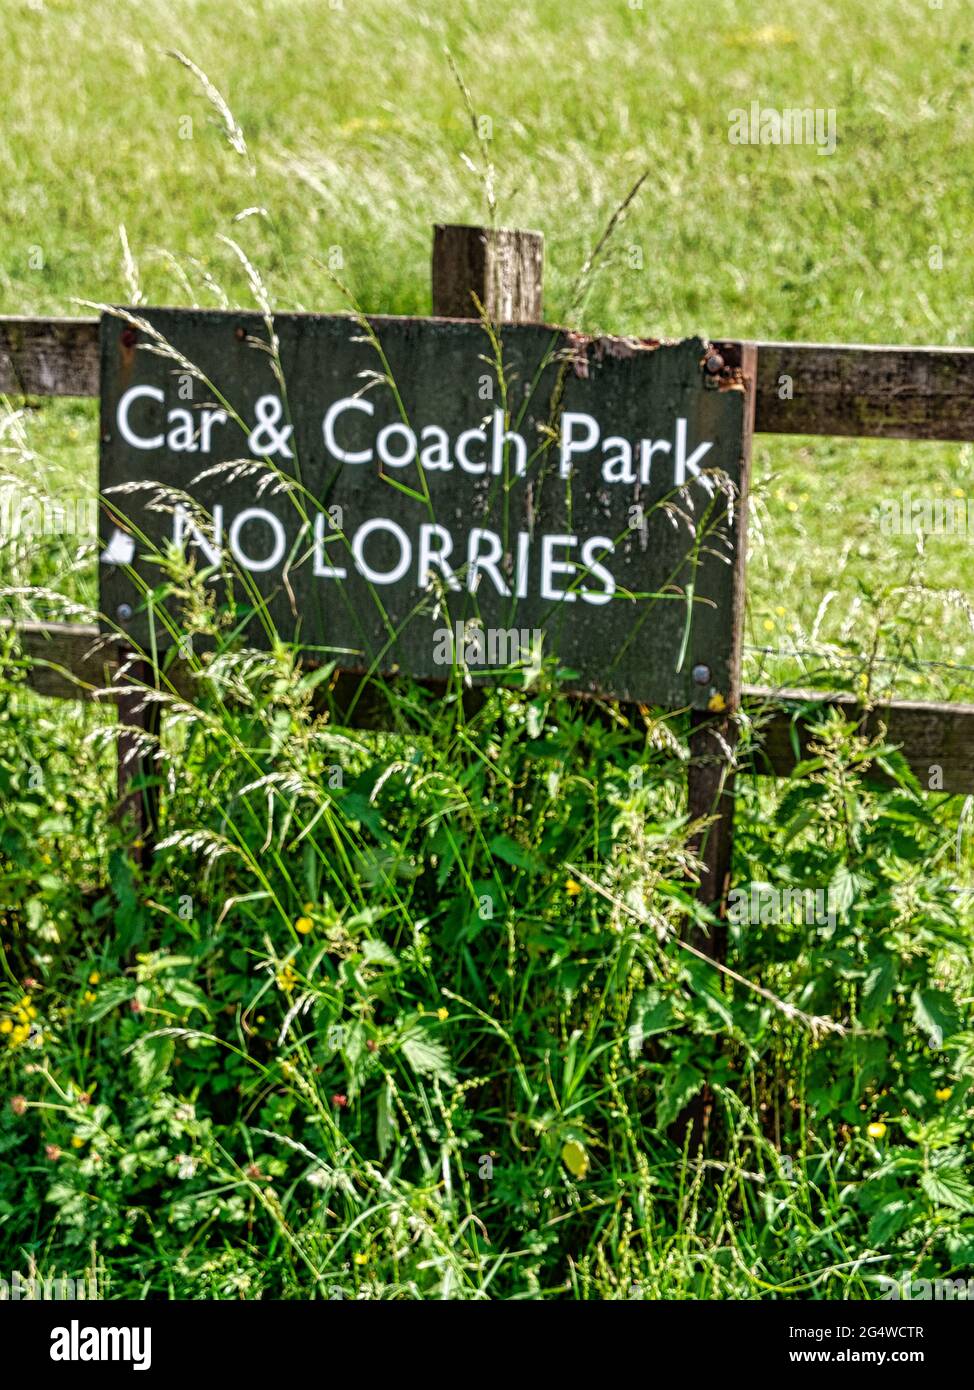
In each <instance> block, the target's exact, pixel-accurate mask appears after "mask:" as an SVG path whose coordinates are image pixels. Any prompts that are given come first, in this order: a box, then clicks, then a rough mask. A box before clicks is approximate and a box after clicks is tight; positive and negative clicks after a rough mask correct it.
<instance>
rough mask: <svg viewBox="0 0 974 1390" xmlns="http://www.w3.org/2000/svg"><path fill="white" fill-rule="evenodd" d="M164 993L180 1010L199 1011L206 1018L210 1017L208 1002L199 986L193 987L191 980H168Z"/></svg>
mask: <svg viewBox="0 0 974 1390" xmlns="http://www.w3.org/2000/svg"><path fill="white" fill-rule="evenodd" d="M166 993H167V994H168V995H169V998H170V999H172V1000H173V1002H174V1003H176V1004H179V1005H180V1006H181V1007H182V1008H184V1009H201V1010H202V1012H203V1013H204V1014H205V1015H206V1016H207V1018H209V1017H210V1003H209V1000H208V999H207V997H206V995H205V994H204V993H203V991H202V990H201V989H200V987H199V985H194V984H193V982H192V980H170V981H169V983H168V984H167V986H166Z"/></svg>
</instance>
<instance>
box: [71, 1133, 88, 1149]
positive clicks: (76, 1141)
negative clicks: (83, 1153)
mask: <svg viewBox="0 0 974 1390" xmlns="http://www.w3.org/2000/svg"><path fill="white" fill-rule="evenodd" d="M84 1142H85V1141H84V1140H83V1139H82V1137H81V1135H80V1134H72V1136H71V1147H72V1149H80V1148H81V1146H82V1144H83V1143H84Z"/></svg>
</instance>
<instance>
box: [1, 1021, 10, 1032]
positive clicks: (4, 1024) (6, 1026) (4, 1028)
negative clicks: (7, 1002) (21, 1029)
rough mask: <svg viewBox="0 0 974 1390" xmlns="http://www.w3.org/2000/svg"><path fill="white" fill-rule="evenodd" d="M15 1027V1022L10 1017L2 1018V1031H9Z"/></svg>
mask: <svg viewBox="0 0 974 1390" xmlns="http://www.w3.org/2000/svg"><path fill="white" fill-rule="evenodd" d="M12 1029H13V1024H12V1023H11V1021H10V1019H9V1018H5V1019H3V1020H0V1033H9V1032H11V1030H12Z"/></svg>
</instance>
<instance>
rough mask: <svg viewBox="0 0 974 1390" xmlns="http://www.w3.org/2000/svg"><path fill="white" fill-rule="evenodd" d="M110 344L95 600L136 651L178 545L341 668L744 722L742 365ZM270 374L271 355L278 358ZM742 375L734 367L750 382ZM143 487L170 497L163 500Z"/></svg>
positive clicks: (231, 337) (343, 345) (227, 341)
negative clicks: (463, 670)
mask: <svg viewBox="0 0 974 1390" xmlns="http://www.w3.org/2000/svg"><path fill="white" fill-rule="evenodd" d="M273 331H274V334H275V335H276V340H277V342H276V347H275V348H274V351H272V347H271V340H270V335H269V330H268V326H267V325H266V323H265V322H264V320H263V319H262V318H260V317H257V316H248V315H241V314H235V313H223V312H203V311H196V310H175V309H173V310H169V309H166V310H163V309H152V310H124V311H121V314H111V315H105V316H104V317H103V318H102V322H101V427H102V447H101V477H100V486H101V491H102V494H103V503H104V506H103V517H102V544H103V551H102V557H101V559H102V563H101V566H100V572H101V606H102V611H103V614H104V615H105V620H106V623H107V624H108V626H109V627H110V628H111V629H112V630H115V631H117V630H119V629H120V630H122V631H124V632H126V633H128V634H129V635H130V636H131V638H132V640H133V643H134V644H135V645H136V646H137V647H139V648H141V649H142V650H144V651H146V652H149V651H151V650H153V649H155V650H158V649H162V648H165V647H166V646H167V645H169V644H170V643H171V642H172V641H173V640H174V635H173V633H172V632H171V631H169V630H168V629H167V622H166V614H165V612H164V611H162V610H161V609H160V607H159V600H158V598H155V597H152V591H153V590H156V589H157V588H158V586H159V584H160V582H161V571H160V569H159V565H158V563H157V561H158V556H159V554H160V552H161V551H163V550H165V548H166V547H167V545H168V544H169V543H171V542H172V541H173V540H176V541H177V542H179V543H180V544H181V545H182V546H183V547H184V549H185V551H186V553H187V554H188V555H189V556H191V557H193V558H194V559H195V562H196V564H197V566H198V567H199V568H201V569H203V568H208V569H211V570H212V575H211V578H210V579H209V581H208V582H210V583H211V584H214V585H216V586H217V591H218V593H219V594H220V596H221V599H222V598H223V597H224V595H225V593H226V592H228V591H227V590H226V589H225V588H224V585H225V582H226V580H225V576H226V575H227V574H229V575H230V576H231V582H232V593H233V595H234V600H235V602H236V603H237V604H238V606H239V605H243V606H244V609H245V610H246V611H247V612H248V613H249V614H250V615H251V616H250V619H249V621H248V624H247V632H248V636H249V638H250V640H251V641H252V642H254V643H255V644H262V643H266V641H267V633H268V631H270V630H276V632H277V633H279V634H280V635H281V637H283V638H284V639H285V640H287V641H294V642H297V643H299V644H300V645H301V646H302V648H306V649H307V650H308V652H309V655H310V656H311V657H313V658H314V659H317V660H335V661H336V662H337V663H338V665H339V666H340V667H342V668H344V669H350V670H356V671H362V672H382V673H387V672H391V671H394V670H396V669H399V670H406V671H409V672H411V673H412V674H413V675H414V676H416V677H417V678H420V679H434V680H435V679H436V678H437V677H440V678H445V677H446V676H447V675H448V673H449V671H450V668H451V666H452V665H453V663H454V660H459V661H462V662H463V663H464V664H465V666H466V667H467V669H468V670H469V673H470V675H471V677H472V678H473V679H474V680H478V679H481V678H491V677H492V676H493V677H494V678H496V677H497V675H498V673H500V672H503V671H507V670H510V668H512V667H518V666H522V665H526V666H528V667H530V666H531V664H532V662H533V661H535V660H536V659H537V656H538V654H539V651H540V652H541V653H543V654H544V655H545V656H547V655H550V654H553V655H555V656H556V657H557V659H558V662H559V663H560V666H561V668H563V670H564V672H565V686H566V688H567V689H570V690H573V691H576V692H579V693H587V694H598V693H602V694H606V695H612V696H615V697H617V698H619V699H623V700H636V701H640V702H643V703H646V704H658V705H664V706H668V707H671V708H679V707H683V706H692V707H694V708H697V709H705V708H707V707H708V706H709V707H711V708H721V707H722V705H723V704H726V705H728V706H732V705H733V704H734V703H736V698H737V689H738V683H739V676H738V667H739V654H740V626H741V605H742V572H743V541H744V517H745V509H746V501H747V467H748V456H749V447H750V435H751V426H752V418H753V400H754V397H753V385H752V383H753V362H752V361H751V359H752V358H753V350H751V349H749V348H747V347H746V346H742V345H728V344H722V346H721V352H722V354H723V357H722V358H721V357H717V356H715V354H714V352H713V350H712V349H710V348H709V347H708V345H707V344H706V343H705V342H703V341H702V340H701V339H699V338H694V339H689V340H687V341H685V342H681V343H675V344H667V345H659V344H656V343H649V342H643V341H637V340H625V339H607V338H602V339H594V340H593V339H583V338H580V337H578V336H576V335H572V334H568V333H565V332H563V331H560V330H556V329H551V328H547V327H544V326H517V327H513V326H512V327H505V328H502V329H498V330H496V336H495V337H494V339H493V341H492V338H491V335H490V334H489V333H488V332H487V331H486V329H485V328H484V327H483V326H482V325H481V324H479V323H476V322H465V321H456V320H447V319H401V318H400V319H396V318H376V319H371V320H369V322H368V324H365V323H364V322H363V321H360V320H357V319H355V318H353V317H346V316H319V315H309V314H291V315H281V316H279V317H277V318H276V319H275V320H274V323H273ZM275 352H276V357H275V355H274V354H275ZM735 358H736V360H735ZM146 484H153V485H158V486H157V487H156V486H153V487H148V486H146Z"/></svg>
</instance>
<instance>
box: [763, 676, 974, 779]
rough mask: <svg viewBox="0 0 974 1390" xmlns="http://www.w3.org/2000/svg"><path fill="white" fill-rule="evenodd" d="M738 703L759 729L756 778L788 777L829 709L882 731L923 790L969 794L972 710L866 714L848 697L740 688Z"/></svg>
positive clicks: (938, 707)
mask: <svg viewBox="0 0 974 1390" xmlns="http://www.w3.org/2000/svg"><path fill="white" fill-rule="evenodd" d="M743 703H744V707H745V709H746V710H748V712H749V713H750V714H751V715H752V717H754V718H755V719H756V721H757V723H758V725H759V729H760V751H759V753H758V754H757V756H756V758H755V760H754V765H753V768H752V771H754V772H756V773H758V774H765V773H767V774H773V775H774V776H776V777H787V776H789V774H790V773H791V771H792V769H793V768H794V767H795V764H796V762H797V761H798V757H800V758H805V757H806V756H807V755H808V744H809V732H808V726H809V723H814V722H815V721H816V720H820V719H821V717H822V714H823V713H826V712H827V711H828V710H829V709H838V710H840V711H841V712H842V713H843V714H844V715H845V716H846V718H850V719H854V720H856V721H857V722H859V721H862V723H863V727H864V729H866V730H867V731H869V732H871V733H872V732H875V731H877V730H878V729H879V727H880V725H883V726H884V727H885V728H886V731H887V738H888V740H889V742H890V743H895V744H897V745H898V746H899V747H900V748H901V750H902V752H903V756H904V757H905V758H906V760H907V762H908V763H909V765H910V767H911V769H912V770H913V773H914V774H915V776H916V777H917V778H918V780H919V782H920V785H921V786H922V787H924V788H926V789H929V790H942V791H945V792H955V793H961V794H967V793H970V792H974V705H960V704H957V705H953V704H936V703H928V702H924V701H919V700H894V701H892V702H890V703H887V704H881V705H876V706H874V707H873V708H872V709H871V710H868V711H866V710H864V708H863V706H862V705H861V704H859V703H858V701H857V700H856V699H855V697H854V696H852V695H846V694H839V695H825V694H823V693H822V692H821V691H811V690H771V689H768V688H767V687H764V686H754V685H745V686H744V689H743ZM793 737H796V738H797V744H798V749H799V755H798V757H796V754H795V747H794V743H793ZM937 769H939V772H938V771H936V770H937Z"/></svg>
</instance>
